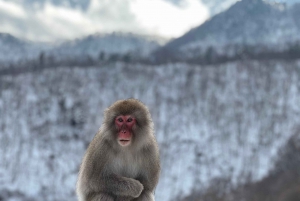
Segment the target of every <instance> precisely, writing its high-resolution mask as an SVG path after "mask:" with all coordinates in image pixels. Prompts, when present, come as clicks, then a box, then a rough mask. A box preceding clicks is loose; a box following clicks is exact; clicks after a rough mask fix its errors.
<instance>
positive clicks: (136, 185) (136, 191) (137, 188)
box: [127, 178, 144, 198]
mask: <svg viewBox="0 0 300 201" xmlns="http://www.w3.org/2000/svg"><path fill="white" fill-rule="evenodd" d="M127 179H128V180H131V182H130V183H128V184H129V185H128V188H129V189H130V190H129V192H131V195H130V196H132V197H134V198H137V197H139V196H140V195H141V193H142V191H143V190H144V186H143V184H141V182H139V181H138V180H135V179H131V178H127Z"/></svg>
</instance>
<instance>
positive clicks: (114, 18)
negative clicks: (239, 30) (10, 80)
mask: <svg viewBox="0 0 300 201" xmlns="http://www.w3.org/2000/svg"><path fill="white" fill-rule="evenodd" d="M41 2H42V1H34V0H27V1H26V0H23V1H22V0H10V1H8V0H0V25H1V26H0V32H6V33H10V34H12V35H14V36H17V37H20V38H26V39H30V40H38V41H55V40H60V39H71V38H76V37H80V36H84V35H88V34H92V33H95V32H105V33H107V32H113V31H123V32H133V33H139V34H149V35H159V36H163V37H177V36H179V35H182V34H183V33H184V32H186V31H188V30H189V29H190V28H191V27H194V26H197V25H199V24H201V23H203V22H204V21H205V20H206V19H207V18H208V17H209V11H208V9H207V7H206V6H204V5H203V4H202V3H201V1H199V0H184V1H180V2H177V3H174V2H170V1H164V0H90V1H85V2H88V3H81V4H80V2H79V1H77V2H76V1H74V0H73V1H72V0H69V1H61V2H59V1H57V2H55V1H43V2H42V3H41ZM83 2H84V1H83Z"/></svg>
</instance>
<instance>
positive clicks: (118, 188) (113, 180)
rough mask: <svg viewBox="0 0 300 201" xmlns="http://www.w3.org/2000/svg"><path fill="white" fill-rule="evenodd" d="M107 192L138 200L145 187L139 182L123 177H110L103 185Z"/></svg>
mask: <svg viewBox="0 0 300 201" xmlns="http://www.w3.org/2000/svg"><path fill="white" fill-rule="evenodd" d="M103 186H105V189H106V191H107V192H110V193H112V194H114V195H116V196H125V197H127V196H128V197H132V198H137V197H139V196H140V195H141V193H142V191H143V190H144V186H143V185H142V184H141V182H139V181H138V180H135V179H132V178H127V177H122V176H119V175H116V174H114V175H110V176H109V177H107V178H106V179H105V183H103Z"/></svg>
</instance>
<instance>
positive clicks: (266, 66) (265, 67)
mask: <svg viewBox="0 0 300 201" xmlns="http://www.w3.org/2000/svg"><path fill="white" fill-rule="evenodd" d="M270 69H272V70H270ZM299 69H300V61H293V62H278V61H277V62H275V61H268V62H257V61H250V60H248V61H245V62H243V61H239V62H231V63H226V64H221V65H217V66H199V65H188V64H183V63H181V64H180V63H178V64H168V65H161V66H147V65H141V64H131V65H128V63H109V64H106V65H102V66H101V68H99V67H98V66H95V67H93V66H90V67H89V68H80V67H64V68H49V69H45V70H41V71H39V72H33V73H24V74H19V75H6V76H0V114H1V118H0V133H1V135H0V153H1V154H0V161H1V163H0V200H5V201H15V200H23V201H40V200H43V201H55V200H60V201H71V200H75V194H74V190H75V182H76V178H77V173H78V168H79V164H80V161H81V158H82V156H83V154H84V151H85V149H86V147H87V144H88V143H89V142H90V140H91V139H92V137H93V136H94V134H95V133H96V131H97V129H98V128H99V127H100V125H101V121H102V114H103V110H104V109H105V108H106V107H107V106H109V105H110V104H112V103H113V102H114V101H116V100H117V99H124V98H129V97H134V98H138V99H140V100H142V101H143V102H144V103H145V104H146V105H148V106H149V109H150V112H151V114H152V117H153V120H154V123H155V130H156V136H157V139H158V142H159V146H160V154H161V162H162V172H161V178H160V181H159V185H158V187H157V189H156V194H155V195H156V198H157V200H158V201H171V200H172V201H173V200H178V199H180V198H182V197H184V196H186V195H188V194H190V193H191V192H193V191H196V190H198V189H205V188H206V187H208V186H209V185H210V184H211V182H212V181H214V180H216V179H222V178H223V179H224V178H225V179H226V183H227V184H228V185H230V186H238V185H239V184H243V183H245V182H249V181H257V180H259V179H261V178H263V177H264V176H266V175H267V174H268V172H269V170H270V169H272V167H273V166H274V163H275V162H274V161H275V159H276V157H277V151H278V149H279V148H281V147H282V146H284V145H285V143H286V142H287V140H288V139H289V138H290V136H291V135H293V134H294V128H295V127H297V126H299V121H300V119H299V118H300V116H299V111H300V104H299V98H300V90H299V89H300V86H299V83H300V76H299V73H298V72H299Z"/></svg>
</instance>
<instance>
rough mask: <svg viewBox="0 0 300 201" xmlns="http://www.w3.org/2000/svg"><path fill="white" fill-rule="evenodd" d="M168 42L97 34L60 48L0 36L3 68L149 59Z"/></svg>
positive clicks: (115, 34) (72, 41)
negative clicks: (21, 64) (40, 63)
mask: <svg viewBox="0 0 300 201" xmlns="http://www.w3.org/2000/svg"><path fill="white" fill-rule="evenodd" d="M165 41H166V40H165V39H163V38H159V37H151V36H142V35H136V34H130V33H128V34H125V33H112V34H94V35H89V36H86V37H82V38H79V39H76V40H70V41H66V42H62V43H60V44H50V43H35V42H30V41H24V40H20V39H18V38H16V37H14V36H12V35H10V34H0V67H1V65H4V64H5V65H7V64H9V63H16V62H23V61H28V60H32V61H33V60H39V59H44V60H46V61H47V62H49V60H52V61H53V60H55V61H62V60H70V59H71V60H72V59H76V60H81V59H86V58H87V57H88V58H90V59H96V60H98V59H103V60H107V59H112V58H113V59H116V57H124V55H125V56H126V55H130V56H131V57H135V58H139V57H146V56H147V55H148V54H149V53H150V52H152V51H153V50H154V49H157V48H158V47H160V46H161V44H164V43H165ZM100 57H101V58H100Z"/></svg>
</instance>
